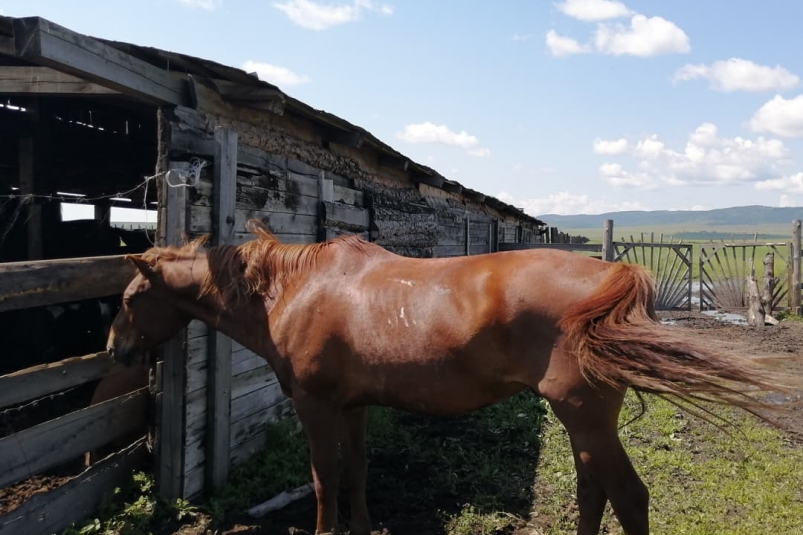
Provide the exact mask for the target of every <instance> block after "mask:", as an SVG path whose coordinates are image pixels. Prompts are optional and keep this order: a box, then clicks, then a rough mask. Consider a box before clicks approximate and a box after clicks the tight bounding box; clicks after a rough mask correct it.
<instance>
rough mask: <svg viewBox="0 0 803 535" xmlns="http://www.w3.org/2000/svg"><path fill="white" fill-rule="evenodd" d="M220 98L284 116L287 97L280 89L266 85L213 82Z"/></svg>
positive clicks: (224, 81) (223, 81)
mask: <svg viewBox="0 0 803 535" xmlns="http://www.w3.org/2000/svg"><path fill="white" fill-rule="evenodd" d="M213 82H214V83H215V86H217V90H218V92H219V93H220V96H221V97H223V98H224V99H225V100H228V101H232V102H236V103H237V104H238V105H243V106H247V107H251V108H257V109H263V110H267V111H271V112H273V113H276V114H278V115H282V114H284V106H285V95H284V93H282V92H281V91H280V90H279V89H273V88H270V87H266V86H264V85H245V84H240V83H237V82H231V81H229V80H217V79H215V80H213Z"/></svg>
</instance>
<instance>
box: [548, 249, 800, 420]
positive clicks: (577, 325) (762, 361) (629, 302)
mask: <svg viewBox="0 0 803 535" xmlns="http://www.w3.org/2000/svg"><path fill="white" fill-rule="evenodd" d="M654 301H655V284H654V281H653V279H652V276H651V275H650V273H649V272H648V271H647V270H646V269H645V268H643V267H641V266H637V265H632V264H623V263H620V264H615V265H613V266H611V268H610V271H609V272H608V274H607V276H606V278H605V280H604V281H603V282H602V283H601V284H600V286H599V288H598V289H597V291H596V292H595V293H594V294H593V295H592V296H590V297H588V298H587V299H585V300H583V301H581V302H579V303H577V304H576V305H574V306H573V307H572V308H571V309H570V310H568V311H567V312H566V314H565V315H564V316H563V318H562V319H561V321H560V327H561V328H562V330H563V331H564V333H565V336H566V338H567V342H568V343H569V347H571V348H572V349H573V350H574V351H575V354H576V356H577V359H578V363H579V366H580V369H581V371H582V373H583V375H584V376H585V377H586V379H587V380H589V381H590V382H592V383H599V382H601V383H607V384H609V385H611V386H614V387H617V388H624V387H630V388H633V389H634V390H636V391H640V392H647V393H653V394H659V395H669V396H670V397H674V398H675V399H676V400H677V401H683V402H686V403H688V404H690V405H693V406H695V407H699V405H698V402H699V401H713V402H719V403H726V404H731V405H736V406H739V407H741V408H743V409H746V410H748V411H750V412H754V411H755V409H757V408H758V407H767V406H768V405H765V404H764V403H762V402H760V401H759V400H758V399H756V398H755V397H754V396H752V395H749V393H748V392H750V391H752V392H753V393H755V392H756V391H763V392H767V391H770V392H788V391H790V389H791V386H790V385H786V384H784V381H783V380H782V378H783V376H782V375H781V374H780V373H773V372H771V371H769V369H768V361H775V360H777V359H774V358H767V357H753V356H742V355H737V354H731V353H727V352H725V351H722V350H721V349H720V348H718V347H717V346H716V342H714V341H705V340H692V339H691V337H690V336H689V333H688V332H682V331H680V330H679V329H678V328H673V327H670V326H666V325H661V324H660V323H659V322H658V321H657V316H656V314H655V309H654Z"/></svg>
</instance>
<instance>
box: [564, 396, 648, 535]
mask: <svg viewBox="0 0 803 535" xmlns="http://www.w3.org/2000/svg"><path fill="white" fill-rule="evenodd" d="M548 399H549V398H548ZM623 399H624V392H617V391H613V390H609V389H606V388H600V389H593V388H591V387H587V388H585V387H583V388H582V389H581V391H579V392H573V393H572V394H571V395H570V396H568V397H566V398H565V399H563V400H561V401H553V400H550V404H551V405H552V409H553V410H554V412H555V415H556V416H557V417H558V418H559V419H560V421H561V423H563V425H564V426H565V427H566V430H567V431H568V433H569V438H570V440H571V444H572V450H573V454H574V458H575V463H576V466H577V481H578V488H577V494H578V496H577V497H578V505H579V507H580V522H579V525H578V530H577V533H578V535H596V534H597V533H598V532H599V526H600V522H601V519H602V513H603V510H604V508H605V496H607V499H608V500H610V502H611V506H612V507H613V511H614V513H615V514H616V517H617V518H618V519H619V523H620V524H621V525H622V528H623V529H624V532H625V533H626V534H627V535H648V534H649V512H648V502H649V493H648V491H647V487H646V486H645V485H644V483H642V481H641V479H640V478H639V476H638V474H636V471H635V469H634V468H633V465H632V464H631V462H630V459H629V458H628V456H627V453H626V452H625V450H624V448H623V447H622V443H621V442H620V441H619V436H618V434H617V423H618V417H619V411H620V409H621V406H622V401H623ZM603 492H604V494H603Z"/></svg>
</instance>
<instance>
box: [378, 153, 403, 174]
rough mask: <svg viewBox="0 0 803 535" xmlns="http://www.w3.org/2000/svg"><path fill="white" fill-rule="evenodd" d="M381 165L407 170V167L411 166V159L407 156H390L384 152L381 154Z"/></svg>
mask: <svg viewBox="0 0 803 535" xmlns="http://www.w3.org/2000/svg"><path fill="white" fill-rule="evenodd" d="M379 165H380V167H388V168H390V169H400V170H402V171H407V168H408V167H409V166H410V160H408V159H407V158H399V157H397V156H388V155H386V154H382V155H380V156H379Z"/></svg>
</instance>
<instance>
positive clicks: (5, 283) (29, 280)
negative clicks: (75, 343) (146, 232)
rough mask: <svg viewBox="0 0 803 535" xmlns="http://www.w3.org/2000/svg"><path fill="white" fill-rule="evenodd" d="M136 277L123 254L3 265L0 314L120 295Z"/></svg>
mask: <svg viewBox="0 0 803 535" xmlns="http://www.w3.org/2000/svg"><path fill="white" fill-rule="evenodd" d="M134 274H135V271H134V266H132V265H131V264H130V263H129V262H128V261H127V260H125V258H124V257H123V256H122V255H115V256H95V257H87V258H69V259H64V260H38V261H34V262H8V263H5V264H0V312H5V311H6V310H16V309H20V308H31V307H37V306H45V305H55V304H57V303H65V302H69V301H78V300H80V299H93V298H96V297H105V296H107V295H114V294H119V293H122V292H123V290H125V287H126V286H128V283H129V282H131V280H132V279H133V278H134Z"/></svg>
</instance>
